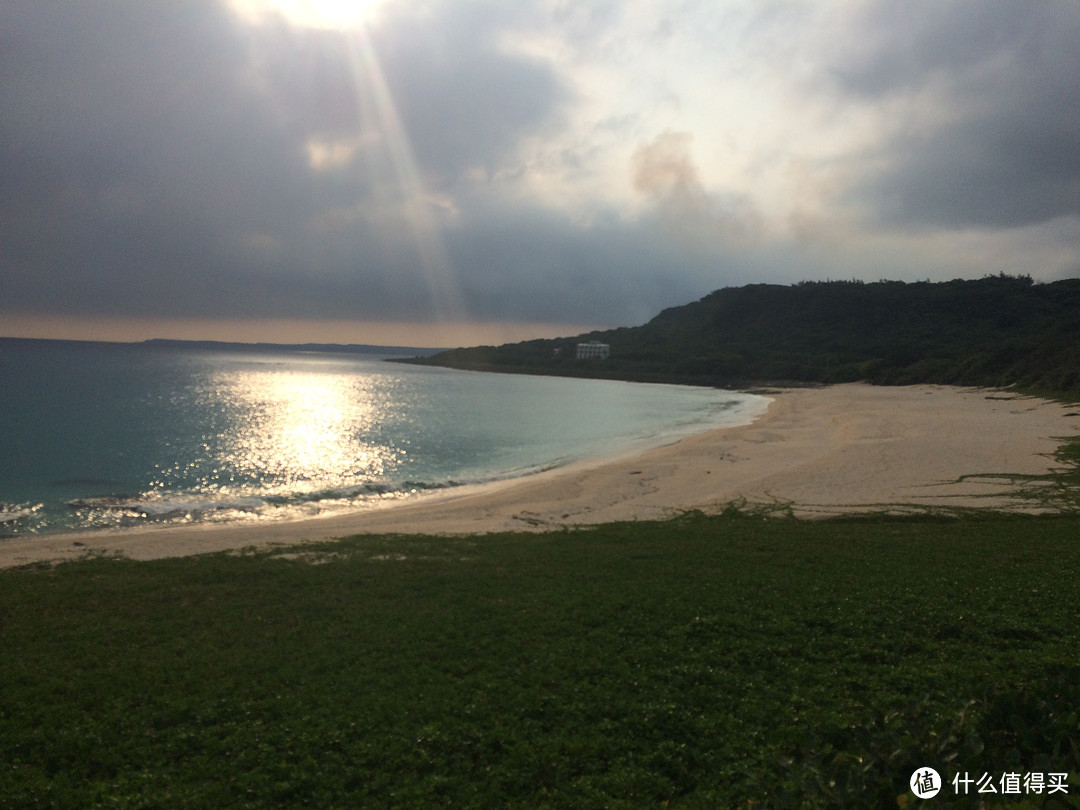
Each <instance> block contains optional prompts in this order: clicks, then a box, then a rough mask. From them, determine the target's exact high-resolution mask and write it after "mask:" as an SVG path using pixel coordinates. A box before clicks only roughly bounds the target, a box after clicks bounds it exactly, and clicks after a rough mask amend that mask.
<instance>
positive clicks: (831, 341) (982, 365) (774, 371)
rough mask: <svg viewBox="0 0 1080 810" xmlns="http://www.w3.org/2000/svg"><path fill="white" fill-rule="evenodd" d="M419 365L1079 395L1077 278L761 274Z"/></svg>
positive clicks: (724, 382) (702, 381)
mask: <svg viewBox="0 0 1080 810" xmlns="http://www.w3.org/2000/svg"><path fill="white" fill-rule="evenodd" d="M584 341H599V342H603V343H608V344H610V346H611V354H610V357H608V358H607V359H604V360H578V359H576V353H575V349H576V345H577V344H578V343H580V342H584ZM417 362H425V363H430V364H434V365H444V366H451V367H454V368H467V369H475V370H488V371H504V372H521V373H536V374H556V375H568V376H585V377H607V378H617V379H632V380H643V381H653V382H675V383H691V384H698V385H716V386H721V387H746V386H748V385H757V384H762V383H839V382H853V381H857V380H866V381H869V382H871V383H877V384H883V385H905V384H911V383H939V384H952V385H986V386H1000V387H1008V386H1017V387H1019V388H1022V389H1025V390H1028V391H1035V392H1043V393H1048V394H1055V395H1059V396H1074V395H1077V394H1080V279H1067V280H1064V281H1057V282H1053V283H1048V284H1036V283H1035V282H1033V281H1032V279H1031V278H1030V277H1026V276H1021V277H1015V276H1003V275H1001V276H989V277H986V278H982V279H978V280H971V281H969V280H956V281H948V282H938V283H932V282H917V283H905V282H901V281H879V282H873V283H864V282H860V281H824V282H802V283H799V284H795V285H793V286H781V285H775V284H751V285H748V286H744V287H729V288H724V289H720V290H717V291H716V292H713V293H710V294H709V295H707V296H705V297H704V298H702V299H701V300H699V301H695V302H694V303H691V304H686V305H684V306H679V307H672V308H670V309H665V310H664V311H662V312H661V313H660V314H659V315H657V316H656V317H655V318H653V319H652V320H651V321H649V322H648V323H646V324H644V325H642V326H636V327H623V328H618V329H610V330H606V331H597V332H591V333H589V334H585V335H577V336H574V337H567V338H556V339H552V340H530V341H525V342H523V343H515V344H508V345H504V346H481V347H475V348H465V349H452V350H450V351H446V352H442V353H440V354H437V355H434V356H433V357H430V358H427V359H424V360H418V361H417Z"/></svg>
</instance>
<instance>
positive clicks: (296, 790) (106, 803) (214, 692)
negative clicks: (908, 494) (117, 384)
mask: <svg viewBox="0 0 1080 810" xmlns="http://www.w3.org/2000/svg"><path fill="white" fill-rule="evenodd" d="M1078 570H1080V518H1078V517H1077V516H1076V515H1057V516H1047V517H1018V516H1005V515H999V514H981V515H978V514H973V515H969V516H967V517H966V518H964V519H956V518H954V517H941V516H920V517H913V518H905V519H898V518H889V517H886V516H883V515H879V516H873V517H869V518H862V519H845V520H830V521H812V522H804V521H795V520H790V519H780V518H775V517H772V518H770V517H766V516H764V514H762V513H755V512H753V511H751V510H747V509H740V508H737V506H735V505H733V506H732V508H731V509H729V510H728V511H727V512H726V513H725V514H724V515H720V516H715V517H706V516H703V515H700V514H689V515H685V516H682V517H679V518H675V519H672V520H670V521H661V522H636V523H624V524H612V525H606V526H601V527H596V528H590V529H583V530H576V531H564V532H556V533H551V534H506V535H487V536H482V537H469V538H432V537H390V536H387V537H356V538H351V539H347V540H342V541H338V542H334V543H327V544H323V545H319V546H307V547H304V548H302V549H292V550H285V549H276V550H270V551H265V552H258V553H255V552H248V553H243V554H213V555H205V556H200V557H191V558H182V559H173V560H162V561H158V562H153V563H136V562H131V561H125V560H120V559H108V558H98V559H90V560H85V561H79V562H75V563H68V564H63V565H57V566H53V567H49V566H36V567H28V568H25V569H19V570H9V571H3V572H0V807H3V808H20V810H23V809H24V808H45V807H57V808H82V807H117V808H157V807H161V808H175V807H184V808H201V807H207V808H210V807H213V808H230V807H251V808H273V807H280V808H297V807H313V808H316V807H317V808H332V807H341V808H353V807H451V806H453V807H483V808H496V807H515V808H542V807H550V808H569V807H574V808H581V807H598V808H600V807H603V808H608V807H626V808H641V807H661V806H668V807H687V808H695V807H742V808H747V807H864V808H865V807H898V806H905V805H906V806H918V805H919V804H920V803H919V801H918V800H916V799H915V798H914V797H913V796H912V795H911V794H909V793H908V791H907V783H908V779H909V777H910V775H911V772H912V770H913V769H914V768H916V767H919V766H925V765H929V766H931V767H935V768H936V769H937V770H938V771H939V772H940V773H942V775H944V776H945V777H946V779H951V778H952V775H953V774H955V773H957V772H961V771H968V772H970V773H971V774H972V776H973V777H977V776H980V775H981V774H983V773H984V772H990V773H992V774H994V775H995V777H1000V776H1001V775H1003V774H1004V773H1006V772H1009V771H1015V772H1018V773H1026V772H1032V771H1038V772H1046V773H1049V772H1065V773H1068V774H1069V777H1068V784H1069V794H1068V795H1067V796H1063V795H1062V794H1060V793H1058V794H1056V795H1055V796H1053V797H1050V796H1048V795H1047V794H1046V793H1045V792H1044V793H1043V794H1042V795H1039V796H1035V795H1029V796H1028V797H1026V798H1025V797H1024V796H1012V797H1009V798H1011V799H1012V800H1013V801H1012V802H1010V803H1008V804H1009V805H1010V806H1023V807H1061V806H1069V807H1077V806H1080V750H1078V742H1080V737H1078V734H1077V729H1078V724H1080V715H1078V711H1080V658H1078V652H1080V577H1077V571H1078ZM951 794H952V787H951V786H949V787H947V789H946V791H944V792H943V793H942V794H940V795H939V796H938V797H937V798H935V799H932V800H928V801H927V802H924V803H923V804H924V805H925V806H927V807H947V806H964V807H978V806H981V805H980V801H979V800H980V799H985V798H986V797H985V796H982V797H979V796H974V795H973V796H969V797H967V798H966V799H965V798H962V797H961V798H957V797H955V796H952V795H951ZM995 798H996V802H995ZM1003 798H1004V797H1002V796H997V797H990V802H989V806H1005V805H1006V803H1005V802H1003Z"/></svg>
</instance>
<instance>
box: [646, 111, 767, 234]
mask: <svg viewBox="0 0 1080 810" xmlns="http://www.w3.org/2000/svg"><path fill="white" fill-rule="evenodd" d="M693 140H694V136H693V135H691V134H690V133H688V132H671V131H668V132H662V133H660V134H659V135H657V136H656V137H655V138H653V139H652V140H651V141H649V142H648V143H644V144H641V145H640V146H639V147H638V148H637V149H636V150H635V151H634V154H633V155H632V156H631V158H630V170H631V177H632V182H633V187H634V190H635V191H638V192H640V193H641V194H643V195H645V196H646V197H647V198H649V199H650V200H652V201H653V202H654V203H655V204H656V207H657V210H658V212H659V214H660V217H661V220H662V221H663V222H664V224H665V226H666V227H667V228H669V229H670V230H671V231H672V232H673V233H674V234H675V235H676V237H677V238H679V239H682V240H689V241H691V242H693V243H708V242H716V241H719V242H729V241H743V240H746V239H749V238H751V237H752V236H753V235H754V233H755V232H756V230H757V229H758V225H759V216H758V214H757V212H756V211H755V210H754V209H753V206H752V205H751V204H750V203H749V202H748V201H747V200H745V199H744V198H743V197H741V196H740V195H735V194H729V195H727V198H726V199H721V198H719V197H718V196H717V195H715V194H709V193H708V192H707V191H706V189H705V186H704V185H703V184H702V182H701V177H700V173H699V171H698V168H697V166H696V165H695V163H694V160H693V155H692V153H691V149H690V146H691V143H692V142H693Z"/></svg>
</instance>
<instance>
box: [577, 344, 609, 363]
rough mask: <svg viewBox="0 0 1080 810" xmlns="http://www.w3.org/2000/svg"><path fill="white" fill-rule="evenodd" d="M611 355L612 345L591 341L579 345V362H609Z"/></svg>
mask: <svg viewBox="0 0 1080 810" xmlns="http://www.w3.org/2000/svg"><path fill="white" fill-rule="evenodd" d="M610 355H611V344H610V343H598V342H596V341H595V340H591V341H589V342H588V343H579V344H578V345H577V359H578V360H607V358H608V357H609V356H610Z"/></svg>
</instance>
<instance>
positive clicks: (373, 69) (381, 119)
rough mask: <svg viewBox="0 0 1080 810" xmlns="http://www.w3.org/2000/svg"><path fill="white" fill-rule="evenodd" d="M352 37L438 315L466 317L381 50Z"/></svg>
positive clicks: (363, 96) (369, 111)
mask: <svg viewBox="0 0 1080 810" xmlns="http://www.w3.org/2000/svg"><path fill="white" fill-rule="evenodd" d="M348 41H349V45H350V47H349V53H350V55H351V58H352V66H353V74H354V77H355V80H356V88H357V96H358V99H359V103H360V110H361V114H362V118H363V120H364V121H374V122H375V125H376V127H377V129H378V138H379V142H381V144H382V145H383V147H384V148H385V150H386V153H387V155H388V156H389V158H390V163H391V166H392V167H393V171H394V176H395V179H396V180H397V187H398V191H399V193H400V195H401V200H400V201H401V205H402V207H403V211H404V214H405V218H406V220H407V221H408V224H409V229H410V231H411V232H412V236H413V239H414V241H415V243H416V249H417V254H418V258H419V261H420V266H421V269H422V271H423V273H424V278H425V281H426V283H427V286H428V292H429V294H430V296H431V305H432V311H433V314H434V315H435V317H436V318H437V319H438V320H439V321H441V322H458V321H464V320H466V311H465V306H464V303H463V300H462V297H461V292H460V289H459V285H458V283H457V274H456V272H455V270H454V267H453V264H452V263H451V261H450V258H449V256H448V255H447V252H446V246H445V245H444V243H443V239H442V235H441V233H440V229H439V226H438V224H437V223H436V221H435V217H434V216H433V214H432V199H431V195H430V194H429V192H428V191H427V189H426V188H425V186H424V181H423V179H422V177H421V174H420V169H419V165H418V163H417V161H416V156H415V155H414V153H413V149H412V144H411V143H410V140H409V135H408V132H407V131H406V129H405V126H404V125H403V124H402V121H401V116H400V115H399V114H398V111H397V105H396V104H395V103H394V99H393V95H392V94H391V92H390V88H389V86H388V84H387V82H386V77H385V76H384V75H383V71H382V66H381V64H380V63H379V57H378V54H376V52H375V48H374V47H373V46H372V44H371V40H370V37H369V35H368V33H367V31H365V30H364V29H363V28H361V29H357V30H356V31H354V32H351V33H350V35H349V36H348Z"/></svg>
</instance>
